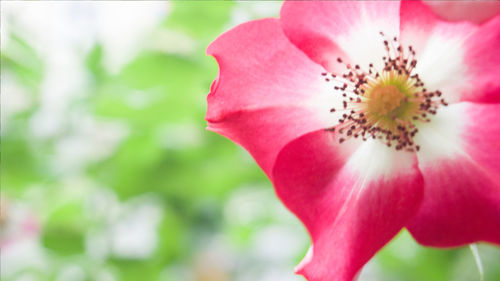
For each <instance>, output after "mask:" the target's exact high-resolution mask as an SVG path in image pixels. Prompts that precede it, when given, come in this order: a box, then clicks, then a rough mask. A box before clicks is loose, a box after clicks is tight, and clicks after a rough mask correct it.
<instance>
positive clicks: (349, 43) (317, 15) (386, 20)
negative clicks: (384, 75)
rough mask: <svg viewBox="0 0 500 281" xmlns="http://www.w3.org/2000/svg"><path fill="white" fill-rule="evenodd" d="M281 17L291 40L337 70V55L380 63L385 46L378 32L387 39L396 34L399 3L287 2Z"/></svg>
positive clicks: (357, 60) (334, 70) (329, 67)
mask: <svg viewBox="0 0 500 281" xmlns="http://www.w3.org/2000/svg"><path fill="white" fill-rule="evenodd" d="M280 19H281V22H282V24H283V29H284V31H285V34H286V35H287V36H288V38H290V41H292V43H294V44H295V45H296V46H297V47H299V48H300V49H301V50H302V51H304V52H305V53H306V54H307V55H308V56H309V57H310V58H311V59H313V60H314V61H316V62H317V63H320V64H321V65H323V66H324V67H325V68H327V69H328V70H330V71H331V72H338V69H336V67H338V64H336V63H335V60H336V59H337V57H342V58H344V59H345V60H349V61H350V62H351V63H357V64H360V65H361V66H362V67H367V66H368V64H369V63H374V64H375V65H376V66H377V65H379V66H380V65H382V56H384V55H385V49H384V45H383V40H382V39H381V37H380V34H379V32H380V31H383V32H385V33H386V34H387V35H388V36H390V38H392V36H397V35H398V34H399V30H398V28H399V2H398V1H287V2H285V3H284V4H283V6H282V8H281V13H280ZM342 70H343V69H342Z"/></svg>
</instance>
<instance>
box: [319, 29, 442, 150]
mask: <svg viewBox="0 0 500 281" xmlns="http://www.w3.org/2000/svg"><path fill="white" fill-rule="evenodd" d="M380 34H381V35H382V37H384V45H385V49H386V52H387V56H384V57H382V60H383V61H384V67H383V69H381V70H377V69H375V68H374V66H373V64H372V63H370V64H369V67H368V71H363V70H362V69H361V67H360V66H359V65H355V66H354V67H352V66H351V65H350V64H345V63H343V61H342V59H341V58H338V59H337V62H338V63H340V64H344V65H345V67H346V69H347V70H346V73H344V74H342V75H339V76H337V75H335V74H328V73H322V74H321V75H322V76H324V77H325V81H326V82H329V83H334V84H335V85H334V89H335V90H336V93H338V92H339V91H341V93H342V97H343V101H342V108H340V109H339V108H331V109H330V112H332V113H336V114H339V117H340V118H339V119H338V124H337V125H336V126H334V127H331V128H327V129H326V130H327V131H337V132H338V133H339V134H340V135H341V136H340V137H339V138H338V140H339V142H340V143H342V142H344V141H345V140H346V139H347V138H351V137H354V138H358V137H360V138H361V139H362V140H368V138H373V139H380V140H381V141H383V142H385V143H386V145H387V146H389V147H391V146H393V147H394V148H395V149H396V150H406V151H418V150H419V149H420V146H419V145H417V144H415V142H414V140H413V138H414V136H415V135H416V134H417V133H418V129H417V128H416V126H415V124H417V123H419V122H430V121H431V120H430V119H429V116H430V115H435V114H436V110H437V109H438V107H439V106H441V105H444V106H446V105H448V104H447V103H446V102H445V100H444V99H442V98H440V97H441V92H440V91H433V92H428V91H427V89H426V88H425V87H424V83H423V82H422V81H421V80H420V78H419V76H418V74H412V72H413V70H414V68H415V66H416V65H417V60H416V59H415V51H414V50H413V48H412V46H408V48H407V50H406V51H405V50H404V48H403V46H402V45H401V44H397V43H398V39H397V38H396V37H394V39H393V40H391V41H389V40H386V39H385V36H384V34H383V33H382V32H380ZM395 44H397V47H396V46H395Z"/></svg>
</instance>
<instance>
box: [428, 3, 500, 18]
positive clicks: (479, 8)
mask: <svg viewBox="0 0 500 281" xmlns="http://www.w3.org/2000/svg"><path fill="white" fill-rule="evenodd" d="M424 2H425V4H426V5H427V6H429V7H430V8H431V10H432V11H433V12H434V13H436V14H437V15H438V16H440V17H441V18H443V19H445V20H449V21H461V20H468V21H471V22H475V23H483V22H485V21H487V20H489V19H491V18H493V17H494V16H496V15H498V14H500V2H499V1H477V0H476V1H463V0H462V1H435V0H432V1H431V0H425V1H424Z"/></svg>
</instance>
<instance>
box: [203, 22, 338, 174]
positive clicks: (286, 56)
mask: <svg viewBox="0 0 500 281" xmlns="http://www.w3.org/2000/svg"><path fill="white" fill-rule="evenodd" d="M207 53H208V54H210V55H213V56H214V57H215V58H216V60H217V62H218V63H219V67H220V71H219V75H218V78H217V79H216V81H214V83H213V84H212V87H211V91H210V94H209V95H208V98H207V101H208V110H207V115H206V119H207V121H208V122H209V126H208V128H209V129H210V130H214V131H216V132H218V133H220V134H222V135H225V136H227V137H229V138H230V139H232V140H234V141H235V142H237V143H239V144H241V145H242V146H243V147H245V148H246V149H247V150H249V151H250V153H251V154H252V155H253V156H254V158H255V159H256V161H257V162H258V163H259V165H260V166H261V167H262V168H263V169H264V171H265V172H266V173H267V174H268V175H270V171H271V168H272V165H273V163H274V160H275V158H276V155H277V154H278V152H279V150H280V149H281V148H282V147H283V146H284V145H285V144H287V143H288V142H290V141H291V140H293V139H295V138H297V137H299V136H301V135H303V134H306V133H308V132H310V131H313V130H317V129H320V128H326V126H327V125H328V122H329V120H328V116H326V115H327V114H328V113H329V111H328V108H325V109H324V110H317V109H318V106H319V107H321V106H325V104H324V103H321V102H320V101H321V100H322V97H323V96H324V95H328V93H326V92H327V91H329V90H330V89H329V88H327V87H326V83H325V81H324V79H325V78H324V77H323V76H322V75H321V73H322V72H323V71H324V69H323V68H322V67H321V66H320V65H318V64H316V63H314V62H313V61H311V60H310V59H309V58H308V57H307V56H305V55H304V54H303V53H302V52H301V51H300V50H298V49H297V48H296V47H295V46H294V45H293V44H291V43H290V42H289V41H288V39H287V38H286V36H285V35H284V34H283V31H282V29H281V26H280V22H279V20H277V19H264V20H258V21H252V22H248V23H245V24H242V25H239V26H237V27H236V28H234V29H232V30H230V31H228V32H226V33H224V34H223V35H221V36H220V37H219V38H217V40H215V41H214V42H213V43H212V44H211V45H210V46H209V47H208V50H207ZM330 92H331V90H330ZM329 96H332V94H331V93H329ZM330 119H331V118H330ZM331 120H333V119H331Z"/></svg>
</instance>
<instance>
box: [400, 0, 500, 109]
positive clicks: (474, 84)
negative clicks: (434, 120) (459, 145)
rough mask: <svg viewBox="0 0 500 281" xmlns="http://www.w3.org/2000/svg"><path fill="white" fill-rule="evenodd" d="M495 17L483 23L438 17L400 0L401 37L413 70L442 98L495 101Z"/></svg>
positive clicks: (498, 59) (498, 39)
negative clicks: (412, 57)
mask: <svg viewBox="0 0 500 281" xmlns="http://www.w3.org/2000/svg"><path fill="white" fill-rule="evenodd" d="M499 22H500V18H498V17H497V18H495V19H494V20H491V21H490V22H488V23H487V24H485V25H483V26H480V27H479V26H477V25H474V24H472V23H468V22H447V21H442V20H440V19H439V18H438V17H437V16H436V15H435V14H434V13H433V12H432V11H431V9H430V8H429V7H428V6H426V5H425V4H423V3H422V2H420V1H403V2H402V3H401V42H402V43H403V44H404V45H412V46H413V48H414V49H415V50H416V52H417V54H416V58H417V60H418V63H417V67H416V68H415V70H414V71H415V73H418V74H419V76H420V78H421V79H422V80H423V82H424V83H425V86H426V88H428V89H430V90H433V91H434V90H440V91H441V92H443V96H444V98H445V99H446V101H447V102H450V103H453V102H458V101H476V102H498V101H500V95H498V93H499V92H500V82H499V81H498V78H497V77H498V76H499V75H500V70H499V69H498V67H497V65H498V64H499V63H500V56H498V50H499V48H500V23H499Z"/></svg>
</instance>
